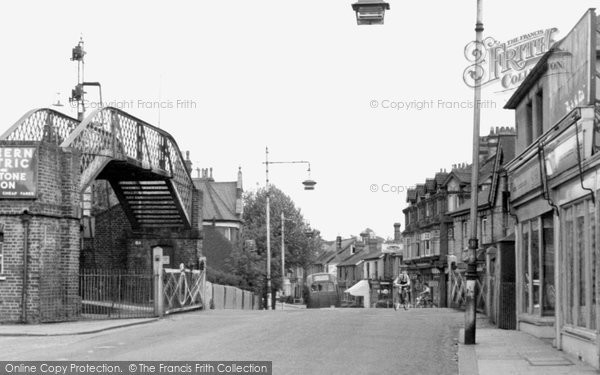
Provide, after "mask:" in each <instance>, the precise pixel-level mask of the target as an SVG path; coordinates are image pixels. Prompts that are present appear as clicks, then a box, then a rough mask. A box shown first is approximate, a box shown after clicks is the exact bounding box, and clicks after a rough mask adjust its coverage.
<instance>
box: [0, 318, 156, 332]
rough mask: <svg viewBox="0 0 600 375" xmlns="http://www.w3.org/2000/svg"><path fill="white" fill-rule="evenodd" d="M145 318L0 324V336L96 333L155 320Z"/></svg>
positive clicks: (154, 319)
mask: <svg viewBox="0 0 600 375" xmlns="http://www.w3.org/2000/svg"><path fill="white" fill-rule="evenodd" d="M157 320H158V318H145V319H112V320H111V319H105V320H83V321H76V322H64V323H45V324H0V336H67V335H84V334H88V333H97V332H102V331H108V330H111V329H117V328H123V327H130V326H135V325H139V324H147V323H151V322H155V321H157Z"/></svg>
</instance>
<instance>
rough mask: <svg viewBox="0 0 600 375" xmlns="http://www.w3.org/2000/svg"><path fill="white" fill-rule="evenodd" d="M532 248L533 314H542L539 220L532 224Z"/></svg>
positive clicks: (530, 251) (530, 249)
mask: <svg viewBox="0 0 600 375" xmlns="http://www.w3.org/2000/svg"><path fill="white" fill-rule="evenodd" d="M530 237H531V246H530V248H529V256H530V259H531V264H530V269H531V297H532V300H531V302H532V306H533V313H534V314H539V313H540V274H541V272H540V237H539V223H538V220H533V221H532V222H531V233H530Z"/></svg>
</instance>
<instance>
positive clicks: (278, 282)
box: [229, 185, 321, 294]
mask: <svg viewBox="0 0 600 375" xmlns="http://www.w3.org/2000/svg"><path fill="white" fill-rule="evenodd" d="M266 198H267V191H266V189H264V188H263V189H259V190H258V191H256V192H246V193H245V194H244V216H243V220H244V225H243V229H242V240H241V241H240V246H238V247H237V248H236V249H234V251H233V253H232V256H231V258H230V260H229V266H230V268H231V270H232V273H234V274H235V275H237V276H239V277H240V278H241V280H242V281H241V285H240V286H242V287H245V288H248V289H251V290H253V291H255V292H257V293H262V294H264V293H266V290H265V287H266V263H267V228H266V227H267V226H266V216H267V215H266ZM270 208H271V209H270V224H271V285H272V288H273V290H277V289H280V288H281V286H282V277H281V276H282V275H281V226H282V224H283V225H285V238H284V240H285V265H286V269H287V270H289V269H292V268H295V267H301V268H303V269H305V270H306V268H307V267H308V265H309V264H311V262H312V261H314V259H315V256H316V253H317V250H318V249H319V248H320V241H321V238H320V235H319V232H318V231H312V232H311V231H310V227H309V225H308V224H307V223H306V221H305V220H304V217H303V216H302V212H301V211H300V209H299V208H297V207H296V206H295V204H294V202H293V201H292V199H291V198H290V197H289V196H287V195H286V194H285V193H283V192H282V191H281V190H279V189H278V188H277V187H275V186H273V185H271V187H270ZM281 212H283V213H284V216H285V219H286V220H285V221H284V222H283V223H282V221H281ZM249 242H250V243H254V246H252V248H248V246H244V245H245V244H248V243H249Z"/></svg>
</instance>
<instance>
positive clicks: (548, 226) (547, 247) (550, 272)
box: [542, 212, 556, 316]
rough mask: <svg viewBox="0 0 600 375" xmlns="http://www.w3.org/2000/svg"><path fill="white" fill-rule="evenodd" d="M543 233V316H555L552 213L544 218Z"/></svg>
mask: <svg viewBox="0 0 600 375" xmlns="http://www.w3.org/2000/svg"><path fill="white" fill-rule="evenodd" d="M542 225H543V226H544V227H543V233H542V240H543V246H544V251H543V252H542V256H543V259H542V263H543V268H542V271H543V273H542V274H543V275H544V278H543V280H544V281H543V286H542V290H543V295H542V301H543V302H542V303H543V306H542V315H549V316H554V306H555V305H556V289H555V287H554V223H553V214H552V213H551V212H550V213H548V214H546V215H544V216H543V217H542Z"/></svg>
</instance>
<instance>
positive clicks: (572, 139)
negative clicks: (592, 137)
mask: <svg viewBox="0 0 600 375" xmlns="http://www.w3.org/2000/svg"><path fill="white" fill-rule="evenodd" d="M576 132H577V134H576ZM576 137H579V152H580V153H581V149H582V147H583V134H582V132H581V129H580V127H579V126H578V125H577V124H575V125H574V126H572V127H571V129H569V130H567V131H566V132H565V133H563V134H561V135H560V136H559V137H557V138H556V139H554V140H553V141H552V142H549V143H548V144H547V145H546V146H545V147H544V154H545V160H544V161H545V165H546V174H547V175H548V177H551V176H554V175H557V174H559V173H560V172H563V171H565V170H567V169H569V168H571V167H574V166H575V165H577V151H576V150H577V138H576ZM582 159H583V156H582Z"/></svg>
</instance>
